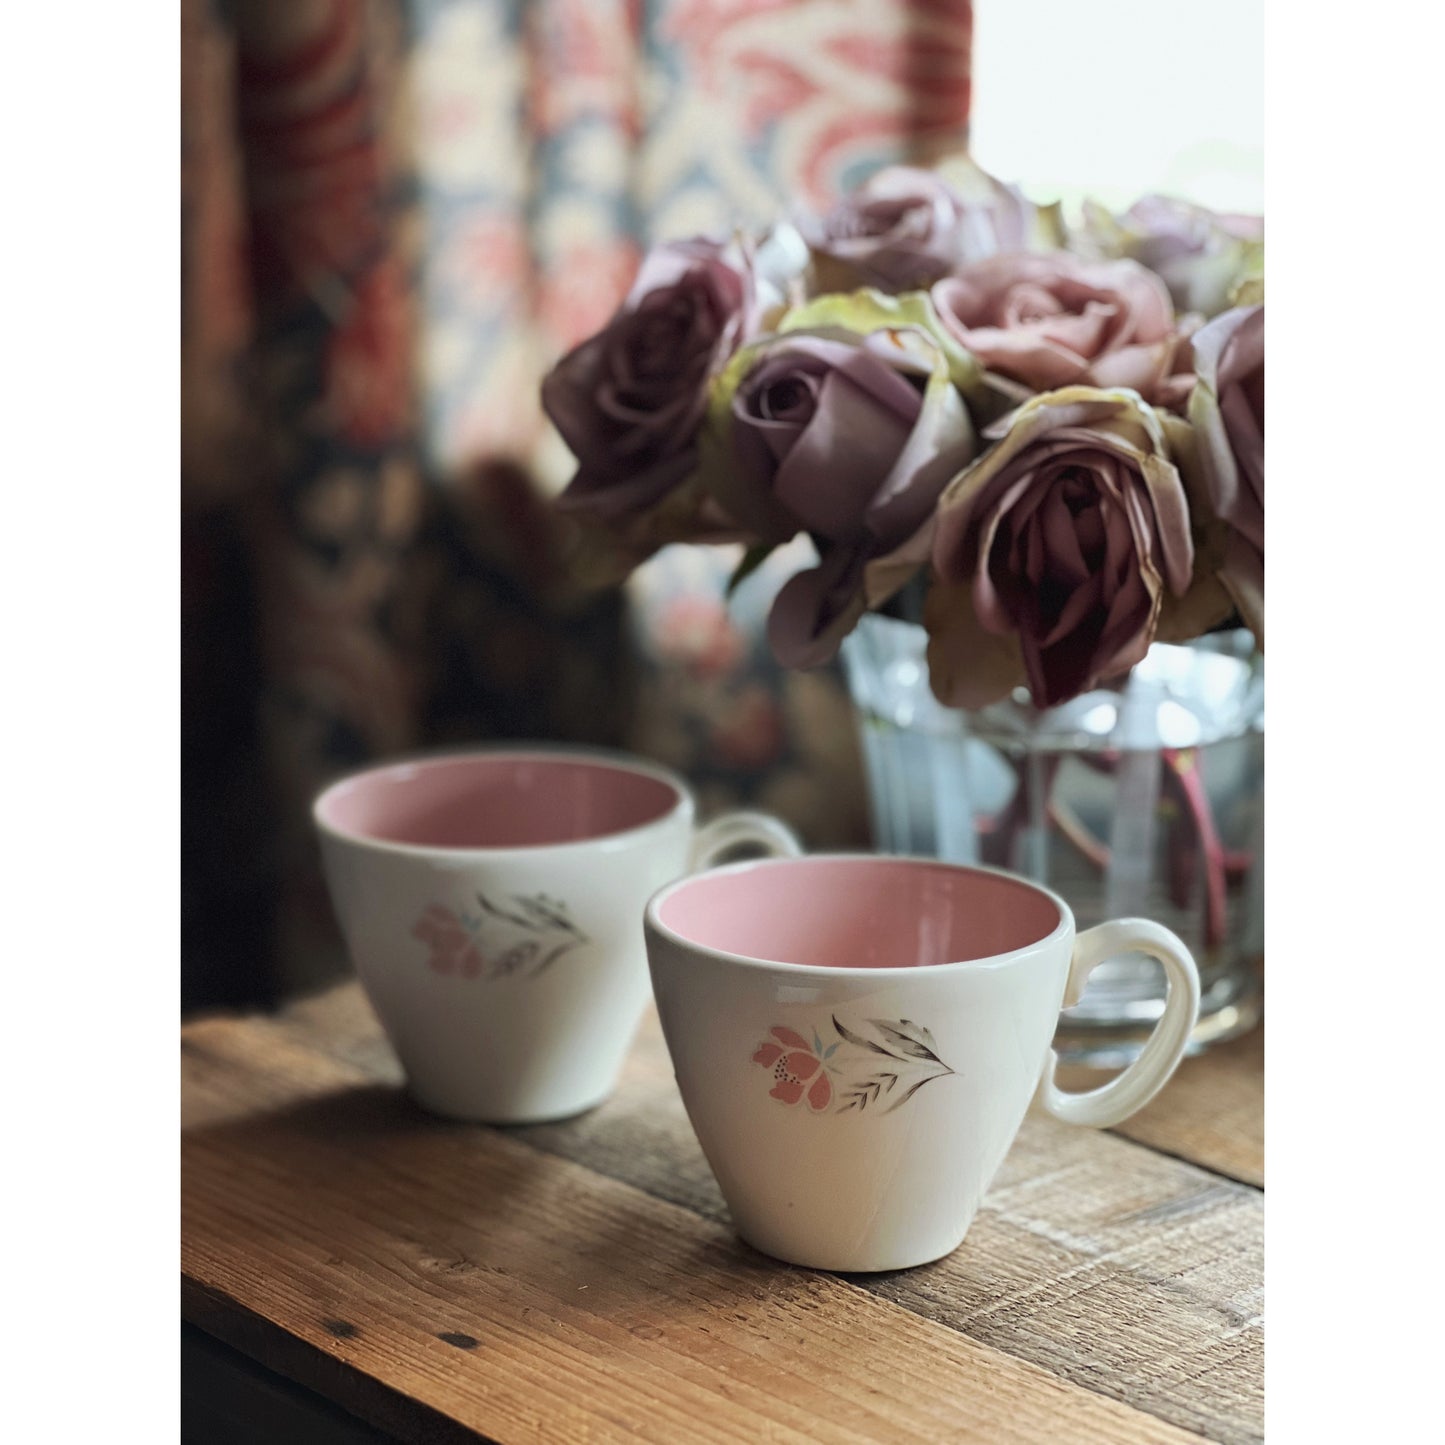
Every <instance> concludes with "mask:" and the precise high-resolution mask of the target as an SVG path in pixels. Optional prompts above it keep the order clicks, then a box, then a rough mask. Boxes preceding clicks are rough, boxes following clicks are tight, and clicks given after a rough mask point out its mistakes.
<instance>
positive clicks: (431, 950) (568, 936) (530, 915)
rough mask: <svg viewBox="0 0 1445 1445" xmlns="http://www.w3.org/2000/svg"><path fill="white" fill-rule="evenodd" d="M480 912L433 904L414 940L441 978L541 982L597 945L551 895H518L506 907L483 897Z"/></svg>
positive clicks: (416, 927) (418, 923)
mask: <svg viewBox="0 0 1445 1445" xmlns="http://www.w3.org/2000/svg"><path fill="white" fill-rule="evenodd" d="M476 899H477V912H475V913H472V912H470V911H468V910H467V909H465V908H459V909H455V910H453V909H451V908H448V907H447V906H446V905H445V904H443V903H430V904H428V905H427V907H426V908H425V909H424V910H423V911H422V915H421V917H420V918H418V919H417V921H416V922H415V923H414V924H413V925H412V929H411V936H412V937H413V938H415V939H417V940H419V941H420V942H422V943H424V944H426V947H427V963H428V965H429V966H430V967H431V968H432V969H433V970H435V972H437V973H441V974H448V975H456V976H459V977H461V978H489V979H490V978H509V977H517V978H535V977H536V976H537V975H538V974H539V973H545V972H546V970H547V969H549V968H551V966H552V965H553V964H554V963H556V962H557V960H558V959H559V958H563V957H565V956H566V955H567V954H569V953H571V952H572V951H573V950H574V949H577V948H581V947H582V946H583V945H584V944H587V943H590V942H591V941H592V940H591V939H590V938H588V936H587V935H586V934H585V933H584V932H583V931H582V930H581V929H580V928H579V927H578V926H577V925H576V923H574V922H573V921H572V915H571V913H570V912H569V911H568V908H567V905H566V904H565V903H564V902H563V901H562V900H561V899H560V898H553V897H552V896H551V895H550V894H547V893H531V894H528V893H513V894H509V895H508V896H507V897H506V898H505V899H503V900H502V901H501V902H496V901H494V900H493V899H492V898H488V897H487V895H486V894H485V893H478V894H477V895H476Z"/></svg>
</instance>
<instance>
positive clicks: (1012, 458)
mask: <svg viewBox="0 0 1445 1445" xmlns="http://www.w3.org/2000/svg"><path fill="white" fill-rule="evenodd" d="M1181 425H1182V423H1181ZM987 435H989V436H991V437H998V438H999V441H998V444H997V445H996V446H995V447H993V448H992V449H991V450H990V451H987V452H985V453H984V454H983V456H982V457H980V458H979V459H978V461H976V462H975V463H974V464H973V465H972V466H971V467H969V468H968V469H967V470H966V471H965V472H963V473H962V474H961V475H960V476H959V477H958V478H957V479H956V480H955V481H954V482H952V483H951V484H950V485H949V488H948V490H947V491H946V492H945V493H944V495H943V498H942V500H941V501H940V502H939V507H938V526H937V531H936V533H935V539H934V548H933V565H934V570H935V571H936V573H937V574H938V578H939V581H940V583H941V584H942V585H940V586H935V587H934V588H933V589H932V591H931V593H930V596H929V599H928V604H927V611H926V614H925V621H926V623H927V625H928V629H929V634H930V637H929V650H928V656H929V669H930V673H931V676H932V683H933V688H934V691H935V693H936V694H937V695H938V697H939V699H940V700H941V701H942V702H944V703H945V704H948V705H950V706H954V707H980V706H983V705H985V704H987V703H989V702H993V701H996V700H997V699H998V698H999V697H1002V696H1005V695H1007V693H1008V692H1009V691H1010V689H1011V688H1012V687H1013V686H1014V685H1015V684H1016V682H1017V681H1018V680H1019V674H1020V673H1021V674H1022V676H1024V677H1027V679H1028V684H1029V688H1030V691H1031V692H1032V694H1033V699H1034V702H1035V703H1036V704H1038V705H1039V706H1040V707H1054V706H1057V705H1058V704H1059V703H1062V702H1067V701H1068V700H1069V699H1070V698H1073V697H1076V696H1078V695H1079V694H1080V693H1082V692H1086V691H1087V690H1088V689H1089V688H1091V687H1094V686H1097V685H1098V684H1099V683H1100V682H1101V681H1103V680H1105V679H1107V678H1110V677H1113V676H1115V675H1117V674H1119V673H1121V672H1123V671H1125V670H1126V669H1127V668H1129V667H1131V666H1133V664H1134V663H1136V662H1138V661H1139V660H1140V659H1141V658H1142V657H1143V656H1144V654H1145V652H1146V651H1147V650H1148V648H1149V644H1150V642H1152V641H1153V639H1154V635H1155V630H1156V627H1157V625H1158V621H1159V614H1160V609H1161V606H1162V604H1163V601H1164V593H1165V591H1166V589H1167V590H1168V591H1170V592H1172V593H1173V594H1174V595H1175V596H1182V595H1183V594H1184V593H1185V592H1186V591H1187V589H1188V587H1189V584H1190V581H1191V574H1192V570H1193V566H1194V548H1193V542H1192V540H1191V537H1190V531H1189V510H1188V506H1187V503H1186V501H1185V495H1184V488H1183V486H1182V484H1181V482H1180V480H1179V473H1178V472H1177V471H1176V470H1175V468H1174V464H1173V462H1172V460H1171V459H1170V455H1169V451H1168V446H1167V443H1166V441H1165V437H1164V431H1163V426H1162V423H1161V421H1160V418H1159V417H1158V416H1157V415H1156V414H1155V413H1154V412H1153V411H1152V410H1151V409H1150V408H1149V407H1147V406H1145V405H1143V404H1142V403H1141V402H1140V401H1139V399H1138V397H1137V396H1135V395H1134V394H1133V393H1131V392H1127V391H1096V390H1093V389H1091V388H1088V387H1069V388H1067V389H1065V390H1063V391H1056V392H1048V393H1045V394H1044V395H1042V396H1036V397H1033V398H1032V399H1031V400H1029V401H1028V402H1026V403H1025V404H1024V405H1023V406H1022V407H1020V408H1019V410H1018V411H1017V412H1015V413H1014V414H1013V415H1012V416H1009V417H1005V418H1004V419H1003V420H1002V421H1000V422H999V423H997V424H996V425H995V426H994V427H993V428H990V430H989V432H988V433H987Z"/></svg>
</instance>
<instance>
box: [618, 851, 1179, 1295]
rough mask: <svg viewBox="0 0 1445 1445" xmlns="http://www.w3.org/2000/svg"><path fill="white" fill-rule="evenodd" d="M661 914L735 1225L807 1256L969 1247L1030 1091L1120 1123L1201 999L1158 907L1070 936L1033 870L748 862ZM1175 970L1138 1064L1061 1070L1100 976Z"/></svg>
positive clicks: (848, 1257)
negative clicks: (1065, 1044)
mask: <svg viewBox="0 0 1445 1445" xmlns="http://www.w3.org/2000/svg"><path fill="white" fill-rule="evenodd" d="M645 929H646V934H647V951H648V958H649V962H650V964H651V968H652V983H653V992H654V994H655V995H656V998H657V1007H658V1011H659V1013H660V1015H661V1018H662V1028H663V1033H664V1034H665V1036H666V1038H667V1046H668V1049H669V1051H670V1052H671V1054H672V1062H673V1067H674V1070H675V1071H676V1074H677V1082H678V1087H679V1089H680V1090H681V1091H682V1097H683V1102H684V1103H685V1104H686V1106H687V1112H688V1116H689V1117H690V1118H691V1120H692V1124H693V1128H694V1129H695V1130H696V1132H697V1137H698V1140H699V1142H700V1143H701V1144H702V1148H703V1152H704V1153H705V1154H706V1155H707V1159H708V1163H709V1164H710V1165H711V1166H712V1170H713V1173H714V1174H715V1175H716V1176H717V1181H718V1184H719V1186H720V1187H721V1189H722V1192H723V1196H724V1198H725V1199H726V1200H727V1204H728V1208H729V1210H730V1211H731V1212H732V1217H733V1222H734V1224H735V1226H736V1227H737V1230H738V1232H739V1233H740V1234H741V1235H742V1236H743V1238H744V1239H746V1240H747V1241H748V1242H749V1243H750V1244H752V1245H753V1246H754V1247H755V1248H757V1249H760V1250H762V1251H763V1252H764V1253H766V1254H771V1255H774V1256H776V1257H777V1258H779V1259H784V1260H788V1261H789V1262H791V1263H793V1264H801V1265H807V1266H811V1267H812V1268H815V1269H830V1270H847V1271H853V1270H858V1271H863V1270H883V1269H904V1268H907V1267H909V1266H911V1265H917V1264H925V1263H927V1262H928V1261H929V1260H933V1259H938V1258H940V1257H941V1256H943V1255H945V1254H948V1253H949V1252H950V1251H952V1250H954V1249H956V1248H957V1247H958V1246H959V1244H960V1243H962V1241H963V1237H964V1234H965V1233H966V1232H967V1230H968V1226H969V1224H970V1223H971V1222H972V1220H973V1216H974V1214H975V1213H976V1212H977V1210H978V1206H979V1201H980V1200H981V1199H982V1197H983V1194H984V1191H985V1190H986V1189H987V1188H988V1187H989V1184H990V1183H991V1182H992V1180H993V1177H994V1174H995V1173H996V1172H997V1170H998V1167H999V1165H1000V1164H1001V1163H1002V1162H1003V1158H1004V1155H1005V1154H1006V1153H1007V1152H1008V1150H1009V1146H1010V1145H1011V1144H1012V1143H1013V1141H1014V1137H1015V1135H1017V1133H1018V1130H1019V1126H1020V1124H1021V1123H1022V1122H1023V1118H1024V1114H1025V1112H1026V1111H1027V1109H1028V1107H1029V1102H1030V1100H1031V1099H1032V1098H1033V1097H1034V1096H1035V1095H1037V1097H1038V1100H1039V1103H1040V1104H1041V1105H1042V1107H1043V1108H1044V1109H1046V1110H1048V1112H1049V1113H1051V1114H1053V1115H1055V1116H1056V1117H1057V1118H1060V1119H1064V1120H1067V1121H1068V1122H1070V1123H1074V1124H1089V1125H1094V1126H1096V1127H1105V1126H1108V1125H1111V1124H1116V1123H1118V1122H1119V1121H1120V1120H1121V1119H1124V1118H1126V1117H1127V1116H1128V1115H1130V1114H1132V1113H1133V1112H1134V1111H1135V1110H1136V1109H1139V1108H1141V1107H1142V1106H1143V1105H1144V1104H1146V1103H1147V1102H1148V1101H1149V1100H1150V1099H1151V1098H1152V1097H1153V1096H1154V1094H1155V1093H1157V1092H1158V1090H1159V1089H1160V1088H1161V1087H1162V1086H1163V1084H1164V1083H1165V1081H1166V1080H1167V1079H1168V1078H1169V1076H1170V1075H1171V1074H1172V1073H1173V1072H1174V1069H1175V1067H1176V1066H1177V1065H1178V1063H1179V1060H1180V1058H1181V1057H1182V1056H1183V1054H1184V1050H1185V1048H1186V1046H1187V1044H1188V1041H1189V1035H1190V1032H1191V1030H1192V1029H1193V1027H1194V1023H1195V1020H1196V1018H1197V1016H1198V1010H1199V977H1198V974H1197V973H1196V972H1195V968H1194V962H1193V960H1192V959H1191V958H1190V956H1189V953H1188V951H1187V950H1186V949H1185V947H1184V945H1183V944H1182V943H1181V942H1180V941H1179V940H1178V939H1177V938H1176V937H1175V936H1174V935H1173V934H1172V933H1170V932H1169V931H1168V930H1167V929H1164V928H1161V927H1159V926H1158V925H1157V924H1154V923H1148V922H1145V921H1144V920H1142V919H1126V920H1123V921H1121V922H1118V923H1105V924H1101V925H1100V926H1099V927H1097V928H1091V929H1089V930H1088V931H1087V932H1086V933H1082V934H1080V935H1079V936H1078V937H1077V938H1076V937H1075V936H1074V919H1073V915H1072V914H1071V913H1070V912H1069V909H1068V906H1067V904H1065V903H1064V901H1063V900H1062V899H1061V898H1059V897H1057V896H1056V895H1055V894H1053V893H1051V892H1049V891H1048V890H1047V889H1045V888H1040V887H1038V886H1037V885H1035V884H1033V883H1029V882H1026V881H1025V880H1023V879H1022V878H1016V877H1014V876H1013V875H1011V874H1008V873H1002V872H998V871H996V870H993V869H983V868H964V867H958V866H955V865H952V864H946V863H936V862H932V861H928V860H924V859H910V858H889V857H823V856H814V857H809V858H800V859H792V860H769V861H762V862H750V863H742V864H735V865H732V866H728V867H723V868H718V869H715V870H713V871H712V872H710V873H707V874H705V875H702V876H699V877H696V878H689V879H686V880H684V881H682V882H677V883H673V884H671V885H670V886H668V887H665V888H663V889H662V890H661V891H660V892H659V893H658V894H657V895H656V896H655V897H654V898H653V899H652V900H651V902H650V903H649V904H648V906H647V914H646V922H645ZM1133 951H1138V952H1142V953H1147V954H1150V955H1152V956H1153V957H1154V958H1157V959H1158V960H1159V962H1160V963H1162V964H1163V965H1164V970H1165V974H1166V976H1167V979H1168V986H1169V994H1168V1000H1167V1002H1166V1005H1165V1009H1164V1014H1163V1016H1162V1018H1161V1019H1160V1021H1159V1023H1158V1025H1157V1027H1156V1028H1155V1030H1154V1033H1153V1035H1152V1036H1151V1037H1150V1039H1149V1041H1148V1043H1147V1044H1146V1045H1145V1048H1144V1050H1143V1052H1142V1054H1141V1055H1140V1057H1139V1058H1138V1059H1136V1060H1135V1061H1134V1063H1132V1064H1131V1065H1130V1066H1129V1067H1128V1068H1127V1069H1125V1070H1124V1072H1123V1073H1122V1074H1120V1075H1119V1076H1118V1077H1117V1078H1115V1079H1113V1080H1111V1081H1110V1082H1109V1083H1107V1084H1105V1085H1103V1086H1102V1087H1101V1088H1097V1089H1094V1090H1092V1091H1090V1092H1088V1093H1082V1094H1066V1093H1063V1092H1062V1091H1060V1090H1059V1089H1058V1088H1057V1087H1056V1085H1055V1083H1054V1069H1055V1066H1056V1064H1057V1058H1056V1056H1055V1055H1054V1054H1053V1053H1052V1051H1051V1050H1050V1047H1049V1046H1050V1042H1051V1040H1052V1038H1053V1034H1054V1029H1055V1025H1056V1023H1057V1021H1058V1014H1059V1010H1060V1009H1061V1008H1063V1007H1066V1006H1068V1005H1071V1004H1073V1003H1076V1002H1077V1001H1078V998H1079V994H1080V992H1081V991H1082V989H1083V987H1084V983H1085V981H1086V979H1087V978H1088V976H1089V973H1090V972H1091V970H1092V969H1093V968H1094V967H1095V966H1096V965H1098V964H1100V963H1102V962H1103V961H1104V960H1105V959H1108V958H1111V957H1113V956H1115V955H1117V954H1120V953H1124V952H1133Z"/></svg>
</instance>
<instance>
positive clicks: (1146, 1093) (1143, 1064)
mask: <svg viewBox="0 0 1445 1445" xmlns="http://www.w3.org/2000/svg"><path fill="white" fill-rule="evenodd" d="M1121 953H1147V954H1148V955H1149V956H1150V957H1151V958H1157V959H1158V960H1159V962H1160V963H1162V964H1163V965H1164V977H1165V982H1166V984H1167V986H1168V992H1167V993H1166V994H1165V996H1164V1012H1163V1014H1162V1015H1161V1016H1160V1019H1159V1022H1158V1023H1157V1024H1156V1025H1155V1026H1154V1032H1153V1033H1152V1034H1150V1035H1149V1041H1148V1043H1146V1044H1145V1045H1144V1049H1143V1052H1142V1053H1141V1054H1140V1055H1139V1057H1138V1058H1137V1059H1135V1060H1134V1062H1133V1063H1132V1064H1130V1065H1129V1067H1128V1068H1127V1069H1125V1070H1124V1072H1123V1073H1122V1074H1120V1075H1119V1076H1118V1077H1117V1078H1115V1079H1110V1080H1109V1082H1108V1083H1107V1084H1104V1085H1101V1086H1100V1087H1099V1088H1097V1089H1090V1090H1089V1091H1088V1092H1087V1093H1084V1094H1069V1093H1065V1092H1064V1090H1062V1089H1060V1088H1059V1087H1058V1086H1057V1085H1056V1084H1055V1083H1054V1072H1055V1070H1056V1069H1057V1068H1058V1066H1059V1056H1058V1054H1056V1053H1055V1052H1054V1051H1053V1050H1052V1049H1051V1050H1050V1051H1049V1057H1048V1061H1047V1062H1046V1064H1045V1065H1044V1076H1043V1079H1042V1081H1041V1082H1040V1084H1039V1093H1038V1099H1039V1102H1040V1103H1041V1104H1042V1105H1043V1107H1044V1108H1045V1109H1047V1110H1048V1111H1049V1113H1050V1114H1052V1115H1053V1116H1054V1117H1055V1118H1056V1119H1062V1120H1063V1121H1064V1122H1065V1123H1066V1124H1087V1125H1089V1126H1090V1127H1092V1128H1095V1129H1107V1128H1109V1127H1110V1126H1111V1125H1114V1124H1118V1123H1120V1122H1122V1121H1123V1120H1125V1119H1127V1118H1128V1117H1129V1115H1130V1114H1133V1113H1135V1112H1136V1111H1137V1110H1139V1109H1142V1108H1143V1107H1144V1105H1145V1104H1147V1103H1148V1102H1149V1100H1150V1099H1152V1098H1153V1097H1154V1095H1155V1094H1157V1093H1158V1092H1159V1090H1160V1089H1162V1088H1163V1087H1164V1085H1165V1084H1166V1083H1167V1082H1168V1080H1169V1076H1170V1075H1171V1074H1172V1073H1173V1072H1174V1070H1175V1069H1176V1068H1178V1067H1179V1061H1180V1059H1182V1058H1183V1057H1184V1050H1185V1049H1186V1048H1187V1047H1188V1045H1189V1035H1190V1034H1191V1033H1193V1032H1194V1025H1195V1023H1196V1022H1198V1019H1199V972H1198V970H1197V969H1196V968H1195V967H1194V960H1193V958H1191V957H1190V955H1189V950H1188V949H1187V948H1185V946H1184V945H1183V944H1182V943H1181V942H1180V941H1179V939H1178V938H1176V937H1175V935H1174V934H1172V933H1170V931H1169V930H1168V929H1167V928H1161V927H1160V926H1159V925H1158V924H1157V923H1150V922H1149V921H1148V920H1147V919H1144V918H1121V919H1119V920H1118V922H1116V923H1101V924H1100V925H1099V926H1098V927H1097V928H1090V929H1089V930H1087V931H1086V932H1084V933H1081V934H1080V935H1079V936H1078V937H1077V938H1076V939H1075V940H1074V957H1073V960H1072V962H1071V963H1070V964H1069V980H1068V983H1067V984H1066V985H1065V986H1064V1007H1065V1008H1069V1007H1071V1006H1072V1005H1074V1004H1076V1003H1078V1001H1079V997H1080V995H1081V994H1082V993H1083V991H1084V984H1085V983H1087V982H1088V978H1089V975H1090V974H1091V973H1092V972H1093V971H1094V970H1095V969H1096V968H1097V967H1098V966H1099V965H1100V964H1101V963H1103V962H1104V960H1105V959H1109V958H1116V957H1118V955H1119V954H1121Z"/></svg>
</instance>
